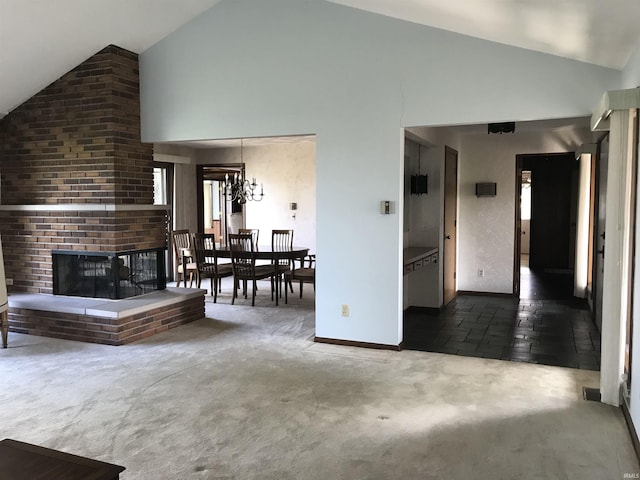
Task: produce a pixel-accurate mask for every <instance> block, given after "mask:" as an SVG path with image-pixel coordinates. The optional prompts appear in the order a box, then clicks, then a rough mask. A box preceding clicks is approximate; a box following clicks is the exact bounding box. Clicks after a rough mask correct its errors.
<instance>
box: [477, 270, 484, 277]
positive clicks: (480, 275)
mask: <svg viewBox="0 0 640 480" xmlns="http://www.w3.org/2000/svg"><path fill="white" fill-rule="evenodd" d="M478 276H479V277H484V270H483V269H479V270H478Z"/></svg>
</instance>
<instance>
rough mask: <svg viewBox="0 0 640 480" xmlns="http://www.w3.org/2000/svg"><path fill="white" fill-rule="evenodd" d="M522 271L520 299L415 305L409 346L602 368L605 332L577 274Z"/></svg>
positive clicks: (408, 324)
mask: <svg viewBox="0 0 640 480" xmlns="http://www.w3.org/2000/svg"><path fill="white" fill-rule="evenodd" d="M522 275H523V279H522V281H521V288H523V287H524V288H523V292H522V294H521V298H520V299H515V298H501V297H491V296H476V295H459V296H458V297H457V298H455V299H454V300H453V301H452V302H451V303H450V304H449V305H447V306H446V307H445V308H444V310H443V311H442V312H440V314H436V313H428V312H425V311H420V310H409V311H408V312H407V313H406V314H405V318H404V348H406V349H409V350H421V351H427V352H439V353H448V354H455V355H464V356H473V357H484V358H495V359H500V360H510V361H517V362H529V363H539V364H544V365H554V366H561V367H571V368H581V369H586V370H599V369H600V334H599V332H598V329H597V327H596V326H595V324H594V323H593V321H592V319H591V313H590V311H589V308H588V305H587V303H586V301H584V300H578V299H575V298H574V297H573V296H572V292H571V288H572V285H571V283H572V280H571V279H572V277H571V276H570V275H566V274H550V275H536V274H534V273H532V272H530V271H529V269H528V268H524V269H523V272H522ZM560 276H561V277H562V278H560ZM547 277H550V278H547ZM567 278H568V279H569V281H567Z"/></svg>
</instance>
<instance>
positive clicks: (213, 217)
mask: <svg viewBox="0 0 640 480" xmlns="http://www.w3.org/2000/svg"><path fill="white" fill-rule="evenodd" d="M236 174H238V175H242V174H244V164H224V165H198V171H197V176H198V178H197V189H198V191H197V195H196V197H197V214H198V231H199V232H205V233H213V234H214V235H215V238H216V242H217V243H218V244H225V243H226V239H227V238H228V235H229V233H234V232H237V231H238V229H239V228H244V224H245V220H244V209H243V207H242V205H241V204H240V203H239V202H238V201H237V200H236V201H232V200H230V199H229V198H227V196H226V195H225V194H224V192H223V188H222V185H223V184H224V182H225V181H226V178H227V176H228V177H232V176H234V175H236Z"/></svg>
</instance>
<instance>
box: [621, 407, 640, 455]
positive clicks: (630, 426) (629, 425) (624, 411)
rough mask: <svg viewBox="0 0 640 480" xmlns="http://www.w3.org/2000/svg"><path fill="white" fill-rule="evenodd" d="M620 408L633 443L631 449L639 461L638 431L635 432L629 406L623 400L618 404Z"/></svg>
mask: <svg viewBox="0 0 640 480" xmlns="http://www.w3.org/2000/svg"><path fill="white" fill-rule="evenodd" d="M620 409H621V410H622V414H623V415H624V419H625V420H626V422H627V428H628V429H629V435H630V436H631V443H633V449H634V450H635V452H636V457H638V461H640V440H639V439H638V433H637V432H636V428H635V427H634V426H633V421H632V420H631V414H630V413H629V408H627V404H626V402H625V401H624V400H623V401H622V404H621V405H620Z"/></svg>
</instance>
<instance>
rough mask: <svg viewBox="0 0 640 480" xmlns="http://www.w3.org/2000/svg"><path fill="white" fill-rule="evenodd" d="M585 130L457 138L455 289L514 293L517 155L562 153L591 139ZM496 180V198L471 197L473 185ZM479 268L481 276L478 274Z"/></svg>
mask: <svg viewBox="0 0 640 480" xmlns="http://www.w3.org/2000/svg"><path fill="white" fill-rule="evenodd" d="M591 138H592V136H591V132H590V131H589V130H588V129H584V130H582V131H576V132H574V134H573V135H572V136H571V137H569V140H567V137H564V136H562V135H554V134H549V133H545V134H544V135H543V134H541V133H517V132H516V133H514V134H503V135H498V134H491V135H467V136H464V137H462V149H461V151H460V152H459V168H458V172H459V173H458V199H459V200H458V212H459V216H458V269H457V272H458V290H462V291H472V292H487V293H501V294H511V293H513V260H514V257H513V256H514V248H515V245H514V241H515V233H514V229H515V208H516V203H517V198H516V170H515V167H516V155H518V154H539V153H562V152H571V151H575V150H577V149H578V148H579V147H580V146H581V145H582V144H583V143H589V142H590V141H591ZM478 182H495V183H497V195H496V196H495V197H476V196H475V184H476V183H478ZM478 270H483V271H484V276H482V277H480V276H478V274H477V272H478Z"/></svg>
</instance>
